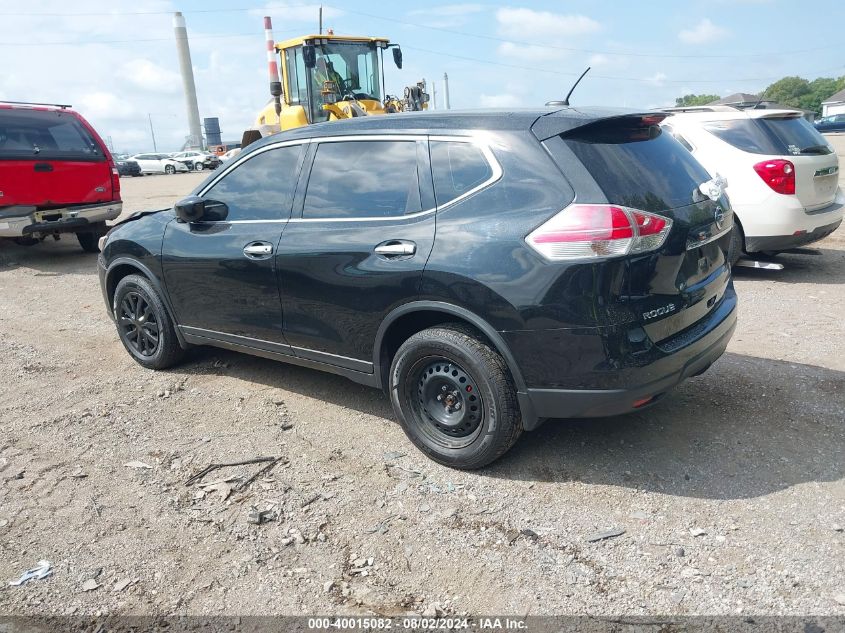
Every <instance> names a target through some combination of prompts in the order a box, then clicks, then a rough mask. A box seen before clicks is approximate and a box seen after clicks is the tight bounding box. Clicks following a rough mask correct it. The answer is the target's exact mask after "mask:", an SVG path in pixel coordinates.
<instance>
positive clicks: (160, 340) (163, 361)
mask: <svg viewBox="0 0 845 633" xmlns="http://www.w3.org/2000/svg"><path fill="white" fill-rule="evenodd" d="M112 312H113V314H114V317H115V324H116V325H117V334H118V337H120V342H121V343H123V347H125V348H126V351H127V352H129V355H130V356H132V358H133V359H134V360H135V362H137V363H138V364H139V365H142V366H143V367H146V368H147V369H166V368H168V367H172V366H173V365H175V364H177V363H178V362H179V361H181V360H182V358H183V357H184V355H185V350H184V349H182V346H181V345H179V339H178V338H177V337H176V329H175V327H174V325H173V320H172V319H171V318H170V314H169V313H168V312H167V308H166V307H165V305H164V302H163V301H162V299H161V297H160V296H159V294H158V292H156V290H155V288H153V285H152V284H151V283H150V281H149V280H148V279H147V278H146V277H142V276H141V275H127V276H126V277H124V278H123V279H121V280H120V281H119V282H118V284H117V288H115V291H114V301H113V302H112Z"/></svg>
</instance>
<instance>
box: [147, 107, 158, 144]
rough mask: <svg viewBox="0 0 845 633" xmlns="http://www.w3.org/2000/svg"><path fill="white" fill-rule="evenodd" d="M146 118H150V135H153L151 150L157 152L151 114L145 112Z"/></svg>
mask: <svg viewBox="0 0 845 633" xmlns="http://www.w3.org/2000/svg"><path fill="white" fill-rule="evenodd" d="M147 118H148V119H149V120H150V136H152V137H153V151H154V152H157V151H158V148H157V147H156V133H155V130H153V115H152V114H150V113H149V112H147Z"/></svg>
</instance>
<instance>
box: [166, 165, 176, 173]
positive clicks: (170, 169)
mask: <svg viewBox="0 0 845 633" xmlns="http://www.w3.org/2000/svg"><path fill="white" fill-rule="evenodd" d="M164 173H165V174H168V175H172V174H175V173H176V168H175V167H174V166H173V165H165V166H164Z"/></svg>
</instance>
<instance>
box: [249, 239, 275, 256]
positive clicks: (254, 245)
mask: <svg viewBox="0 0 845 633" xmlns="http://www.w3.org/2000/svg"><path fill="white" fill-rule="evenodd" d="M272 254H273V245H272V244H270V242H250V243H249V244H247V245H246V246H244V255H246V256H247V257H248V258H249V259H267V258H268V257H270V255H272Z"/></svg>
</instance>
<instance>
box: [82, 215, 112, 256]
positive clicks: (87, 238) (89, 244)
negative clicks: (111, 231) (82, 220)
mask: <svg viewBox="0 0 845 633" xmlns="http://www.w3.org/2000/svg"><path fill="white" fill-rule="evenodd" d="M107 231H108V228H107V227H106V225H105V223H104V222H103V223H100V224H95V225H94V226H92V227H91V230H89V231H80V232H78V233H77V234H76V239H77V240H78V241H79V245H80V246H81V247H82V250H83V251H85V252H86V253H99V252H100V246H99V244H97V242H99V241H100V238H101V237H102V236H103V235H105V234H106V232H107Z"/></svg>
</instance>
